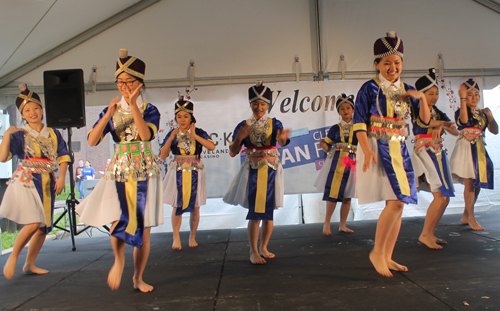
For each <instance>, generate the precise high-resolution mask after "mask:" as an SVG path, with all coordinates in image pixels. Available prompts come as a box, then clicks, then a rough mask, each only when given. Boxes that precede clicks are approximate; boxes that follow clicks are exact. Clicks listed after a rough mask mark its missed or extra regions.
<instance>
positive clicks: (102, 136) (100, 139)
mask: <svg viewBox="0 0 500 311" xmlns="http://www.w3.org/2000/svg"><path fill="white" fill-rule="evenodd" d="M93 130H94V129H90V131H88V133H87V140H88V139H89V134H90V132H92V131H93ZM103 139H104V135H102V134H101V137H99V140H98V141H97V143H96V144H95V145H96V146H97V145H99V144H100V143H101V141H102V140H103Z"/></svg>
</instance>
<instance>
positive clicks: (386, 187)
mask: <svg viewBox="0 0 500 311" xmlns="http://www.w3.org/2000/svg"><path fill="white" fill-rule="evenodd" d="M368 145H369V146H370V148H371V150H372V151H373V152H374V153H375V155H376V156H377V164H375V163H373V161H372V163H370V168H369V169H367V170H366V172H363V163H364V161H365V155H364V153H363V149H362V148H360V147H359V148H358V149H357V151H356V197H357V198H358V204H368V203H373V202H378V201H386V200H398V198H397V196H396V194H395V193H394V191H393V190H392V186H391V183H390V182H389V177H388V176H387V174H386V172H385V169H384V165H383V164H382V157H380V154H379V152H378V145H377V140H376V139H375V138H374V137H368Z"/></svg>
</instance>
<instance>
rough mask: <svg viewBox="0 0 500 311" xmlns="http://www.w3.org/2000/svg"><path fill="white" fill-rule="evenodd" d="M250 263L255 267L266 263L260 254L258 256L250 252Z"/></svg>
mask: <svg viewBox="0 0 500 311" xmlns="http://www.w3.org/2000/svg"><path fill="white" fill-rule="evenodd" d="M250 262H251V263H253V264H254V265H263V264H265V263H266V261H265V260H264V258H262V257H260V255H259V254H256V253H254V252H250Z"/></svg>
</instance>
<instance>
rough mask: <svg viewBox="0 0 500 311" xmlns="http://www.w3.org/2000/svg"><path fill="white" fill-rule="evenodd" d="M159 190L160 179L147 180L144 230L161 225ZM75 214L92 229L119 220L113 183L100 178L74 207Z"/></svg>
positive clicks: (161, 202)
mask: <svg viewBox="0 0 500 311" xmlns="http://www.w3.org/2000/svg"><path fill="white" fill-rule="evenodd" d="M106 174H109V173H108V172H107V173H106ZM161 188H162V187H161V178H149V180H148V192H147V196H146V210H145V213H144V227H145V228H148V227H156V226H159V225H161V224H162V223H163V200H162V197H161V192H160V189H161ZM76 212H77V213H78V214H79V215H80V221H81V222H83V223H85V224H87V225H90V226H94V227H97V226H104V225H107V224H110V223H113V222H115V221H117V220H119V219H120V216H121V213H122V211H121V208H120V201H119V199H118V193H117V191H116V183H115V181H114V180H111V179H106V178H101V179H100V180H99V182H98V183H97V185H96V186H95V188H94V190H93V191H92V193H91V194H90V195H89V196H88V197H86V198H85V199H84V200H83V201H81V202H80V204H78V205H77V206H76Z"/></svg>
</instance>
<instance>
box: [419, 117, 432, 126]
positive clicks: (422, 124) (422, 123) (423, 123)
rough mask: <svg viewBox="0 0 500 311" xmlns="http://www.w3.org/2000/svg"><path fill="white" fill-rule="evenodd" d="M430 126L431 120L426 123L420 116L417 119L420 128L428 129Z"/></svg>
mask: <svg viewBox="0 0 500 311" xmlns="http://www.w3.org/2000/svg"><path fill="white" fill-rule="evenodd" d="M429 124H431V120H429V123H425V122H424V121H422V119H421V118H420V116H418V118H417V125H418V126H420V127H423V128H428V127H429Z"/></svg>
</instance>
